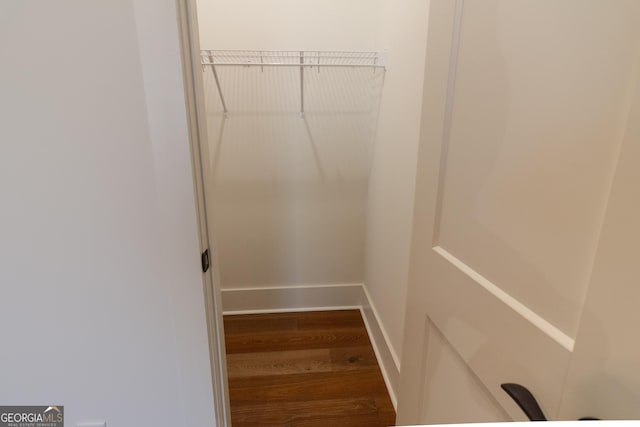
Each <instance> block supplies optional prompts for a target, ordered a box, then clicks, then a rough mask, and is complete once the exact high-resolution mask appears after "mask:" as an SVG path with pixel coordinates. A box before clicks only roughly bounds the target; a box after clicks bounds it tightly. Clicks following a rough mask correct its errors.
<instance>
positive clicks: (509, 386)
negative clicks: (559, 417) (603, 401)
mask: <svg viewBox="0 0 640 427" xmlns="http://www.w3.org/2000/svg"><path fill="white" fill-rule="evenodd" d="M500 387H502V389H503V390H504V391H506V392H507V394H508V395H509V396H511V398H512V399H513V400H514V401H515V402H516V403H517V404H518V406H519V407H520V409H522V410H523V411H524V413H525V415H526V416H527V417H528V418H529V421H547V417H545V416H544V413H543V412H542V408H540V405H539V404H538V401H537V400H536V398H535V397H533V394H531V392H530V391H529V389H528V388H526V387H525V386H523V385H520V384H514V383H504V384H500ZM599 419H600V418H593V417H583V418H580V420H579V421H588V420H599Z"/></svg>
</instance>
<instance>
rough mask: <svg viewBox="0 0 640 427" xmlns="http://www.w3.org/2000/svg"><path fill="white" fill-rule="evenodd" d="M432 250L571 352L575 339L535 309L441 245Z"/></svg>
mask: <svg viewBox="0 0 640 427" xmlns="http://www.w3.org/2000/svg"><path fill="white" fill-rule="evenodd" d="M433 250H434V252H436V253H437V254H438V255H440V256H441V257H443V258H444V259H446V260H447V261H449V262H450V263H451V264H453V265H454V266H455V267H456V268H458V269H459V270H460V271H462V272H463V273H464V274H466V275H467V276H468V277H469V278H470V279H472V280H473V281H475V282H476V283H478V284H479V285H480V286H482V287H483V288H484V289H486V290H487V291H488V292H490V293H491V294H492V295H493V296H495V297H496V298H498V299H499V300H500V301H502V302H503V303H504V304H506V305H507V306H509V307H510V308H511V309H512V310H513V311H515V312H516V313H518V314H519V315H520V316H522V317H524V318H525V319H527V320H528V321H529V322H530V323H531V324H533V325H534V326H535V327H536V328H538V329H540V330H541V331H542V332H544V333H545V334H546V335H547V336H549V337H550V338H551V339H553V340H554V341H555V342H557V343H558V344H560V345H561V346H562V347H564V348H565V349H566V350H568V351H570V352H572V351H573V347H574V346H575V340H574V339H573V338H571V337H570V336H568V335H567V334H565V333H564V332H562V331H561V330H560V329H558V328H556V327H555V326H554V325H552V324H551V323H549V322H548V321H547V320H546V319H544V318H542V317H540V315H538V314H537V313H536V312H535V311H533V310H531V309H530V308H529V307H527V306H526V305H524V304H523V303H521V302H520V301H518V300H517V299H515V298H514V297H512V296H511V295H509V294H508V293H506V292H505V291H503V290H502V289H500V287H498V286H496V285H495V284H493V283H492V282H491V281H490V280H489V279H487V278H486V277H484V276H483V275H481V274H480V273H478V272H477V271H475V270H474V269H472V268H471V267H469V266H468V265H467V264H465V263H464V262H462V261H460V260H459V259H458V258H456V257H455V256H453V255H452V254H451V253H449V252H447V250H446V249H444V248H442V247H441V246H435V247H434V248H433Z"/></svg>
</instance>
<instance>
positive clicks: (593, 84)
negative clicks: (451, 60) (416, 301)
mask: <svg viewBox="0 0 640 427" xmlns="http://www.w3.org/2000/svg"><path fill="white" fill-rule="evenodd" d="M636 4H637V2H634V1H633V0H632V1H618V0H616V1H601V0H591V1H586V2H585V1H583V0H562V1H557V0H553V1H548V0H546V1H545V0H543V1H540V0H517V1H513V0H466V1H465V2H464V8H463V12H462V25H461V29H460V30H461V31H460V41H459V51H458V56H457V63H456V64H455V66H456V78H455V92H454V94H453V96H452V97H451V99H450V102H451V104H452V109H453V111H452V115H451V121H450V124H449V129H450V130H449V132H450V134H449V138H448V140H447V141H445V144H446V147H447V148H446V149H447V151H448V155H447V160H446V164H443V165H442V166H441V167H443V168H445V170H446V172H445V176H444V182H443V183H442V184H441V186H442V192H443V194H442V195H441V197H442V205H441V210H442V211H441V216H440V217H441V223H440V227H439V229H438V230H436V231H437V233H438V236H439V237H438V242H437V243H438V245H440V246H442V247H443V248H444V249H446V250H447V251H448V252H449V253H452V254H454V255H455V256H456V257H457V258H459V259H460V260H462V261H463V262H465V264H468V265H469V266H470V267H472V268H473V269H474V270H476V271H478V272H480V273H481V274H482V275H483V276H484V277H486V278H487V279H489V280H491V281H492V282H493V283H495V284H496V285H498V286H499V287H500V288H501V289H503V290H504V291H505V292H507V293H509V294H510V295H512V296H513V297H514V298H516V299H517V300H519V301H520V302H522V303H523V304H524V305H526V306H527V307H529V308H531V309H532V310H533V311H535V312H536V313H538V314H539V315H540V316H541V317H543V318H544V319H547V320H548V321H549V322H550V323H552V324H553V325H555V326H556V327H557V328H558V329H560V330H562V331H563V332H564V333H566V334H568V335H570V336H575V333H576V331H577V322H578V319H579V316H580V311H581V305H582V301H583V299H584V294H585V290H586V286H587V283H588V279H589V274H590V271H591V266H592V261H593V257H594V253H595V248H596V245H597V241H598V236H599V232H600V228H601V226H602V220H603V215H604V208H605V206H606V201H607V197H608V191H609V188H610V185H611V180H612V176H613V171H614V167H615V161H616V159H617V154H618V151H619V147H620V140H621V138H620V137H621V135H620V130H621V129H623V125H624V121H625V119H626V114H627V111H628V91H627V89H628V86H629V81H630V79H631V78H632V72H633V62H634V60H635V55H634V49H635V46H636V41H635V39H634V38H633V37H632V35H633V33H634V31H635V29H634V27H633V25H634V21H633V14H632V13H629V11H630V10H631V9H635V8H636V6H635V5H636Z"/></svg>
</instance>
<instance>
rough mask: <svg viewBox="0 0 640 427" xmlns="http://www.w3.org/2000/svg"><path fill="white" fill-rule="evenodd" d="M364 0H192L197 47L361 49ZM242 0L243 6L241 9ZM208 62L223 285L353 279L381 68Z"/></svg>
mask: <svg viewBox="0 0 640 427" xmlns="http://www.w3.org/2000/svg"><path fill="white" fill-rule="evenodd" d="M376 5H377V3H375V2H374V3H373V4H371V2H369V1H353V2H343V1H337V0H336V1H322V2H319V1H315V0H314V1H295V2H292V1H275V2H263V1H260V0H253V1H247V0H244V1H237V2H236V1H234V2H226V1H200V2H199V3H198V6H199V10H198V16H199V23H200V30H201V39H202V40H201V45H202V47H203V48H217V49H229V48H245V49H294V48H298V49H327V50H349V49H359V50H367V49H371V48H372V46H373V43H374V35H375V30H376V24H377V21H376V17H377V14H376V10H377V8H376ZM248 11H251V12H250V13H249V12H248ZM218 74H219V78H220V82H221V86H222V88H223V91H224V96H225V100H226V103H227V106H228V109H229V115H228V117H227V118H226V119H223V116H222V109H221V104H220V99H219V95H218V92H217V89H216V86H215V83H214V80H213V77H212V74H211V71H210V70H209V69H208V70H206V73H205V91H206V94H205V97H206V101H207V111H208V112H209V120H208V125H209V138H210V141H209V144H208V145H209V146H208V158H209V162H208V171H207V172H208V173H207V176H208V180H209V182H210V183H211V184H212V185H210V187H209V190H210V191H211V194H210V196H211V197H210V199H211V200H212V206H213V213H214V216H215V230H216V241H217V247H218V259H219V263H220V273H221V283H222V286H223V288H224V289H225V290H226V289H238V288H251V287H264V286H295V285H317V284H329V283H331V284H339V283H362V282H363V271H364V239H365V236H364V233H365V216H366V197H367V186H368V184H367V180H368V174H369V167H370V165H369V159H370V150H371V142H372V140H373V134H374V131H375V120H376V114H377V111H378V108H377V107H378V105H377V101H378V100H379V94H380V87H381V84H382V78H383V73H382V72H381V71H377V72H375V73H374V72H373V70H372V69H350V68H340V69H327V68H324V69H322V70H321V71H320V72H318V70H316V69H308V70H307V71H306V73H305V117H304V118H302V117H300V114H299V112H300V110H299V108H300V92H299V90H300V86H299V85H300V83H299V82H300V79H299V70H298V69H295V68H291V69H286V68H266V69H265V70H264V72H263V71H262V70H261V69H260V68H252V69H247V68H242V67H218Z"/></svg>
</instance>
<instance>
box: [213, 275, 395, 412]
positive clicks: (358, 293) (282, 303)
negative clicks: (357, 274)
mask: <svg viewBox="0 0 640 427" xmlns="http://www.w3.org/2000/svg"><path fill="white" fill-rule="evenodd" d="M222 307H223V313H224V315H227V316H230V315H238V314H261V313H288V312H296V311H334V310H360V313H361V315H362V319H363V321H364V325H365V328H366V329H367V334H368V335H369V340H370V341H371V346H372V347H373V351H374V353H375V355H376V359H377V361H378V366H379V367H380V371H381V372H382V377H383V378H384V382H385V385H386V386H387V391H388V392H389V397H390V398H391V402H392V403H393V407H394V408H395V409H396V410H397V405H398V401H397V397H396V396H397V394H396V392H397V390H398V387H399V384H400V362H399V358H398V356H397V354H396V352H395V350H394V349H393V347H392V346H391V341H390V340H389V335H388V334H387V332H386V330H385V329H384V327H383V325H382V322H381V321H380V316H379V315H378V312H377V311H376V309H375V306H374V305H373V303H372V300H371V297H370V295H369V293H368V292H367V290H366V287H365V286H364V284H362V283H348V284H320V285H308V284H305V285H296V286H271V287H267V286H260V287H252V288H232V289H231V288H227V289H222Z"/></svg>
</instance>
